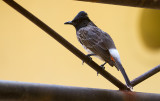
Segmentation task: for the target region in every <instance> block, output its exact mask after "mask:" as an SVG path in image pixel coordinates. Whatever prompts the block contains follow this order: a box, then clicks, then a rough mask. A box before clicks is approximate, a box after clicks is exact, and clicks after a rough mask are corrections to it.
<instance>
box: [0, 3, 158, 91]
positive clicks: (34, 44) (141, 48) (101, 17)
mask: <svg viewBox="0 0 160 101" xmlns="http://www.w3.org/2000/svg"><path fill="white" fill-rule="evenodd" d="M16 2H18V3H19V4H21V5H22V6H23V7H25V8H26V9H27V10H29V11H30V12H32V13H33V14H34V15H36V16H37V17H38V18H40V19H41V20H42V21H44V22H45V23H46V24H48V25H49V26H50V27H51V28H53V29H54V30H55V31H56V32H58V33H59V34H61V35H62V36H63V37H64V38H66V39H67V40H68V41H69V42H71V43H72V44H73V45H75V46H76V47H77V48H78V49H80V50H81V51H82V52H84V53H85V54H86V52H85V51H84V49H83V48H82V47H81V45H80V44H79V43H78V41H77V38H76V34H75V29H74V27H72V26H67V25H64V22H66V21H69V20H72V19H73V18H74V17H75V15H76V14H77V13H78V12H79V11H82V10H84V11H86V12H87V13H88V15H89V17H90V19H92V21H93V22H94V23H95V24H96V25H97V26H98V27H99V28H101V29H102V30H104V31H106V32H108V33H109V34H110V35H111V37H112V38H113V40H114V41H115V44H116V46H117V49H118V50H119V53H120V56H121V60H122V64H123V66H124V68H125V70H126V72H127V73H128V76H129V77H130V79H131V80H132V79H134V78H136V77H137V76H139V75H141V74H142V73H144V72H146V71H148V70H150V69H151V68H153V67H155V66H157V65H159V63H160V47H159V43H158V42H159V39H160V36H159V35H160V29H159V28H158V27H159V26H157V25H154V23H152V22H154V21H152V20H153V19H155V18H154V17H153V18H152V17H151V18H150V16H151V15H152V11H154V10H152V11H151V12H150V13H146V12H147V10H148V9H141V8H134V7H124V6H116V5H107V4H98V3H89V2H80V1H73V0H16ZM0 12H1V14H0V80H13V81H25V82H36V83H47V84H58V85H69V86H81V87H92V88H103V89H117V88H116V87H115V86H114V85H112V84H111V83H110V82H108V81H107V80H106V79H104V78H103V77H102V76H100V75H99V76H97V75H96V72H95V71H94V70H93V69H91V68H90V67H89V66H88V65H86V64H84V65H82V61H81V60H80V59H78V58H77V57H76V56H74V55H73V54H72V53H70V52H69V51H68V50H66V49H65V48H64V47H63V46H62V45H60V44H59V43H58V42H56V41H55V40H54V39H52V38H51V37H50V36H49V35H47V34H46V33H45V32H43V31H42V30H41V29H40V28H38V27H37V26H36V25H34V24H33V23H31V22H30V21H29V20H27V19H26V18H25V17H23V16H22V15H21V14H19V13H18V12H17V11H15V10H13V9H12V8H11V7H9V6H8V5H7V4H5V3H4V2H3V1H0ZM156 12H157V13H153V14H155V15H156V14H160V12H159V11H156ZM149 15H150V16H149ZM146 19H147V20H146ZM155 20H156V19H155ZM148 21H150V22H148ZM157 21H160V20H158V19H157ZM157 21H155V22H157ZM146 22H148V23H147V24H148V25H147V24H146ZM156 26H157V29H156V31H157V33H158V34H156V35H157V36H156V37H155V36H154V37H155V38H157V39H156V40H157V41H155V43H154V44H156V43H157V45H156V47H152V45H148V44H147V42H149V41H150V40H149V41H147V42H146V41H145V39H144V37H145V30H147V29H148V28H155V27H156ZM146 28H147V29H146ZM142 29H143V30H142ZM153 31H154V30H153ZM147 32H148V31H147ZM151 32H152V29H151ZM153 33H155V32H153ZM151 35H154V34H152V33H151ZM149 37H150V36H149ZM153 41H154V38H153V39H152V40H151V42H153ZM92 59H93V60H95V61H96V62H97V63H98V64H102V63H103V62H102V61H99V60H98V59H96V58H94V57H93V58H92ZM106 70H107V71H109V72H110V73H112V74H113V75H114V76H116V77H117V78H118V79H120V80H121V81H122V82H124V79H123V77H122V75H121V73H120V72H118V71H117V70H116V68H111V67H110V66H109V65H106ZM159 85H160V73H159V74H156V75H154V76H153V77H151V78H149V79H147V80H146V81H144V82H143V83H141V84H139V85H137V86H136V87H134V91H139V92H150V93H160V86H159Z"/></svg>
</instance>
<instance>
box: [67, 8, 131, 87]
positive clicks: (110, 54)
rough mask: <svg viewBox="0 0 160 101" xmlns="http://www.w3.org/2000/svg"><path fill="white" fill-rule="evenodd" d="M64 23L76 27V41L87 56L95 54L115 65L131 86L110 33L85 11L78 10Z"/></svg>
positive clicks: (129, 85)
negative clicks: (70, 19)
mask: <svg viewBox="0 0 160 101" xmlns="http://www.w3.org/2000/svg"><path fill="white" fill-rule="evenodd" d="M65 24H71V25H73V26H74V27H75V28H76V34H77V38H78V41H79V42H80V43H81V44H82V46H83V47H84V49H85V50H86V51H87V52H88V53H89V54H88V56H92V55H96V56H97V57H99V58H100V59H101V60H103V61H105V63H104V64H102V65H101V66H102V67H103V66H104V65H105V64H106V63H108V64H109V65H110V66H115V67H116V68H117V69H118V70H120V71H121V73H122V75H123V77H124V79H125V81H126V84H127V86H128V87H129V88H132V86H131V83H130V80H129V78H128V76H127V74H126V72H125V70H124V68H123V66H122V64H121V61H120V56H119V53H118V51H117V49H116V47H115V44H114V42H113V40H112V38H111V37H110V35H109V34H108V33H106V32H104V31H102V30H101V29H99V28H98V27H97V26H96V25H95V24H94V23H93V22H92V21H91V20H90V19H89V17H88V15H87V13H86V12H84V11H80V12H79V13H78V14H77V16H76V17H75V18H74V19H73V20H72V21H68V22H66V23H65Z"/></svg>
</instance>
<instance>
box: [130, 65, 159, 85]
mask: <svg viewBox="0 0 160 101" xmlns="http://www.w3.org/2000/svg"><path fill="white" fill-rule="evenodd" d="M159 71H160V65H158V66H156V67H154V68H153V69H151V70H149V71H148V72H146V73H144V74H142V75H141V76H139V77H137V78H135V79H134V80H132V81H131V84H132V86H133V87H134V86H136V85H137V84H139V83H141V82H142V81H144V80H146V79H148V78H149V77H151V76H152V75H154V74H156V73H158V72H159Z"/></svg>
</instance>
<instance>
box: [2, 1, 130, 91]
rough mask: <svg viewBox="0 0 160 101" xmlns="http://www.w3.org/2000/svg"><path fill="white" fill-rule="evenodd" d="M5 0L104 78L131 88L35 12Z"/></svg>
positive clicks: (120, 86) (121, 87)
mask: <svg viewBox="0 0 160 101" xmlns="http://www.w3.org/2000/svg"><path fill="white" fill-rule="evenodd" d="M3 1H4V2H6V3H7V4H8V5H10V6H11V7H13V8H14V9H15V10H17V11H18V12H19V13H21V14H22V15H23V16H25V17H26V18H28V19H29V20H30V21H32V22H33V23H34V24H36V25H37V26H38V27H40V28H41V29H42V30H43V31H45V32H46V33H48V34H49V35H50V36H51V37H53V38H54V39H55V40H57V41H58V42H59V43H60V44H62V45H63V46H64V47H66V48H67V49H68V50H69V51H71V52H72V53H73V54H74V55H76V56H77V57H78V58H80V59H81V60H83V61H84V62H85V63H87V64H88V65H89V66H90V67H92V68H93V69H94V70H96V71H97V72H98V73H99V74H101V75H102V76H103V77H104V78H106V79H107V80H109V81H110V82H111V83H112V84H114V85H115V86H117V87H118V88H119V89H121V90H129V89H128V88H127V87H126V85H124V84H123V83H122V82H121V81H119V80H118V79H117V78H115V77H114V76H112V75H111V74H110V73H109V72H107V71H105V70H104V69H102V68H101V67H100V66H99V65H98V64H97V63H95V62H94V61H92V60H90V58H89V57H87V56H86V55H85V54H83V53H82V52H81V51H80V50H78V49H77V48H76V47H74V46H73V45H72V44H71V43H69V42H68V41H67V40H65V39H64V38H63V37H62V36H60V35H59V34H58V33H57V32H55V31H54V30H53V29H51V28H50V27H49V26H47V25H46V24H45V23H44V22H42V21H41V20H39V19H38V18H37V17H35V16H34V15H33V14H31V13H30V12H29V11H27V10H26V9H24V8H23V7H22V6H20V5H19V4H17V3H16V2H15V1H13V0H3Z"/></svg>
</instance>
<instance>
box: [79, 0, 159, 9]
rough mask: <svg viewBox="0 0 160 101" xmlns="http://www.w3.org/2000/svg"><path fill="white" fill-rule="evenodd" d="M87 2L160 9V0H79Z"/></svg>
mask: <svg viewBox="0 0 160 101" xmlns="http://www.w3.org/2000/svg"><path fill="white" fill-rule="evenodd" d="M77 1H86V2H97V3H106V4H114V5H123V6H131V7H141V8H152V9H160V0H77Z"/></svg>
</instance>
